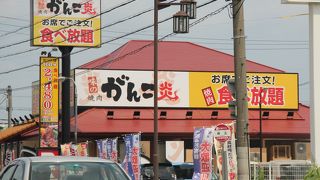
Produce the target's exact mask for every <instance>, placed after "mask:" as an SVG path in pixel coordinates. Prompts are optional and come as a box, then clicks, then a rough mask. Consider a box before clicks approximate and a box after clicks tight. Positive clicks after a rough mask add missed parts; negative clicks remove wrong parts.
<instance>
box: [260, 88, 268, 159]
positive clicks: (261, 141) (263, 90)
mask: <svg viewBox="0 0 320 180" xmlns="http://www.w3.org/2000/svg"><path fill="white" fill-rule="evenodd" d="M266 90H267V88H262V89H261V90H260V93H259V123H260V125H259V128H260V131H259V139H260V162H262V146H263V140H262V101H261V99H262V93H265V91H266Z"/></svg>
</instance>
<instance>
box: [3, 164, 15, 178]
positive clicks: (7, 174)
mask: <svg viewBox="0 0 320 180" xmlns="http://www.w3.org/2000/svg"><path fill="white" fill-rule="evenodd" d="M15 169H16V166H15V165H12V166H10V167H8V168H7V169H6V171H5V172H4V173H3V175H2V177H1V180H10V179H11V177H12V174H13V172H14V170H15Z"/></svg>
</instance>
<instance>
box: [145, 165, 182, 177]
mask: <svg viewBox="0 0 320 180" xmlns="http://www.w3.org/2000/svg"><path fill="white" fill-rule="evenodd" d="M158 174H159V179H160V180H176V179H177V176H176V173H175V172H174V169H173V166H172V164H171V163H159V172H158ZM141 176H142V178H141V179H142V180H153V176H154V174H153V165H152V164H142V165H141Z"/></svg>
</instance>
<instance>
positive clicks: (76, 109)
mask: <svg viewBox="0 0 320 180" xmlns="http://www.w3.org/2000/svg"><path fill="white" fill-rule="evenodd" d="M58 79H59V80H61V81H62V82H63V81H65V80H69V81H72V83H73V85H74V124H75V128H74V143H75V144H77V143H78V102H77V101H78V93H77V86H76V82H75V81H74V80H73V79H72V78H71V77H64V76H61V77H59V78H58Z"/></svg>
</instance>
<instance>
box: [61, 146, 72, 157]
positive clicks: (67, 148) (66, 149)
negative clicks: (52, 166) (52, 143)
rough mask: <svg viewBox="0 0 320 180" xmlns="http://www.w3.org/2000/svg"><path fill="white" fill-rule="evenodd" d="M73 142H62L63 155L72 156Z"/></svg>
mask: <svg viewBox="0 0 320 180" xmlns="http://www.w3.org/2000/svg"><path fill="white" fill-rule="evenodd" d="M70 148H71V143H68V144H61V145H60V149H61V155H62V156H71V150H70Z"/></svg>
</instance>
